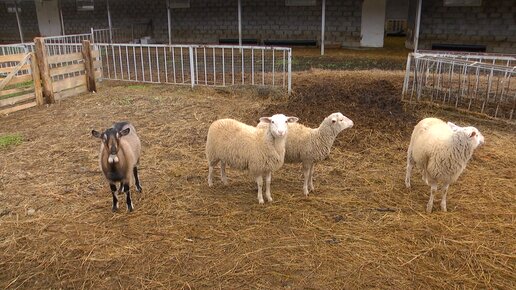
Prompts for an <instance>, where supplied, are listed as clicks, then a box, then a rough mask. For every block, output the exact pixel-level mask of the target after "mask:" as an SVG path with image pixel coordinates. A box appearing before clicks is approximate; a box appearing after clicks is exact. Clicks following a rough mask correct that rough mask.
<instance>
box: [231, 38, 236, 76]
mask: <svg viewBox="0 0 516 290" xmlns="http://www.w3.org/2000/svg"><path fill="white" fill-rule="evenodd" d="M231 84H233V85H234V84H235V57H234V49H233V47H231Z"/></svg>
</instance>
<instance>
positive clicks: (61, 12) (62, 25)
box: [58, 1, 66, 35]
mask: <svg viewBox="0 0 516 290" xmlns="http://www.w3.org/2000/svg"><path fill="white" fill-rule="evenodd" d="M58 4H59V18H60V20H61V35H66V33H65V28H64V20H63V8H61V1H59V3H58Z"/></svg>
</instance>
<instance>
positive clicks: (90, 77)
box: [82, 40, 97, 92]
mask: <svg viewBox="0 0 516 290" xmlns="http://www.w3.org/2000/svg"><path fill="white" fill-rule="evenodd" d="M82 57H83V58H84V67H85V69H86V86H87V87H88V91H90V92H95V91H97V82H96V79H95V69H94V68H93V56H92V52H91V45H90V42H89V41H88V40H83V41H82Z"/></svg>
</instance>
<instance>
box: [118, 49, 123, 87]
mask: <svg viewBox="0 0 516 290" xmlns="http://www.w3.org/2000/svg"><path fill="white" fill-rule="evenodd" d="M118 56H119V57H120V74H121V75H122V76H121V78H122V79H124V69H123V67H122V46H121V45H119V46H118Z"/></svg>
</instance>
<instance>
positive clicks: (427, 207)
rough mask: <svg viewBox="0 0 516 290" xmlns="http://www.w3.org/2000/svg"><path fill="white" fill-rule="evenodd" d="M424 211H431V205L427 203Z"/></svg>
mask: <svg viewBox="0 0 516 290" xmlns="http://www.w3.org/2000/svg"><path fill="white" fill-rule="evenodd" d="M426 213H432V206H431V205H427V206H426Z"/></svg>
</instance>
